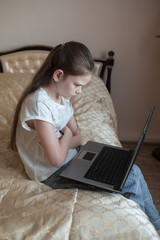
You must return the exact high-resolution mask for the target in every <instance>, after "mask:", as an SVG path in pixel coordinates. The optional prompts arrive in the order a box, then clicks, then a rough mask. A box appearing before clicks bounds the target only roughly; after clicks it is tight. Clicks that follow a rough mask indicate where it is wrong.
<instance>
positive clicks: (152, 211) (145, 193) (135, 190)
mask: <svg viewBox="0 0 160 240" xmlns="http://www.w3.org/2000/svg"><path fill="white" fill-rule="evenodd" d="M123 192H124V193H125V192H130V193H131V195H130V197H129V198H130V199H131V200H133V201H135V202H136V203H138V204H139V205H140V207H141V209H142V210H143V211H144V212H145V213H146V215H147V216H148V217H149V220H150V221H151V222H152V224H153V225H154V226H155V228H156V229H157V230H160V216H159V214H158V211H157V209H156V207H155V205H154V203H153V200H152V197H151V194H150V192H149V189H148V186H147V184H146V181H145V179H144V177H143V175H142V173H141V170H140V169H139V167H137V166H136V165H133V167H132V170H131V172H130V174H129V175H128V178H127V181H126V183H125V185H124V187H123Z"/></svg>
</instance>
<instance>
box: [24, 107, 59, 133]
mask: <svg viewBox="0 0 160 240" xmlns="http://www.w3.org/2000/svg"><path fill="white" fill-rule="evenodd" d="M33 119H37V120H42V121H46V122H49V123H51V124H53V122H54V118H53V114H52V112H51V111H50V109H49V108H48V106H47V105H46V104H45V103H43V102H38V103H36V104H29V103H25V102H24V104H23V105H22V109H21V114H20V122H21V125H22V127H23V128H24V129H26V130H28V131H31V128H30V127H29V126H28V125H27V123H26V121H28V120H33Z"/></svg>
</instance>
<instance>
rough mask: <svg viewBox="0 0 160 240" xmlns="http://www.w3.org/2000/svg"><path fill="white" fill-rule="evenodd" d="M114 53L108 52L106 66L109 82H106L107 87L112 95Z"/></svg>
mask: <svg viewBox="0 0 160 240" xmlns="http://www.w3.org/2000/svg"><path fill="white" fill-rule="evenodd" d="M113 56H114V52H113V51H109V52H108V58H107V60H106V66H107V71H108V73H107V81H106V87H107V89H108V91H109V93H111V73H112V68H113V66H114V58H113Z"/></svg>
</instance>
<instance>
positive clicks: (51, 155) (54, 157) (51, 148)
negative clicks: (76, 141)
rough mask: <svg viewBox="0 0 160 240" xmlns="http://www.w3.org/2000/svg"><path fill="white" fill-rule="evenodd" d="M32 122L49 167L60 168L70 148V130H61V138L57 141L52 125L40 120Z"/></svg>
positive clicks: (66, 128)
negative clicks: (49, 164)
mask: <svg viewBox="0 0 160 240" xmlns="http://www.w3.org/2000/svg"><path fill="white" fill-rule="evenodd" d="M33 122H34V127H35V130H36V131H37V135H38V138H39V141H40V144H41V145H42V147H43V150H44V152H45V154H46V157H47V158H48V160H49V162H50V163H51V165H53V166H55V167H57V168H58V167H60V166H61V164H62V163H63V162H64V160H65V158H66V157H67V154H68V150H69V148H70V142H71V141H72V137H73V134H72V130H71V129H70V128H69V127H67V126H66V127H65V128H64V129H63V137H62V138H61V139H58V137H57V134H56V132H55V130H54V128H53V126H52V124H50V123H48V122H45V121H42V120H33Z"/></svg>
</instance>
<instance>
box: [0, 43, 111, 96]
mask: <svg viewBox="0 0 160 240" xmlns="http://www.w3.org/2000/svg"><path fill="white" fill-rule="evenodd" d="M53 48H54V47H53V46H49V45H26V46H23V47H20V48H15V49H12V50H8V51H2V52H0V58H1V56H4V55H8V54H12V53H16V52H21V51H30V50H43V51H51V50H52V49H53ZM110 56H112V57H113V56H114V52H113V51H109V52H108V57H107V58H106V59H103V58H94V60H95V62H100V63H102V69H101V72H100V77H101V78H102V79H104V81H105V83H106V87H107V89H108V91H109V93H110V92H111V72H112V68H113V66H114V59H112V60H111V59H110ZM106 67H107V74H106V76H104V75H105V69H106ZM0 73H3V68H2V63H1V60H0Z"/></svg>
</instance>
